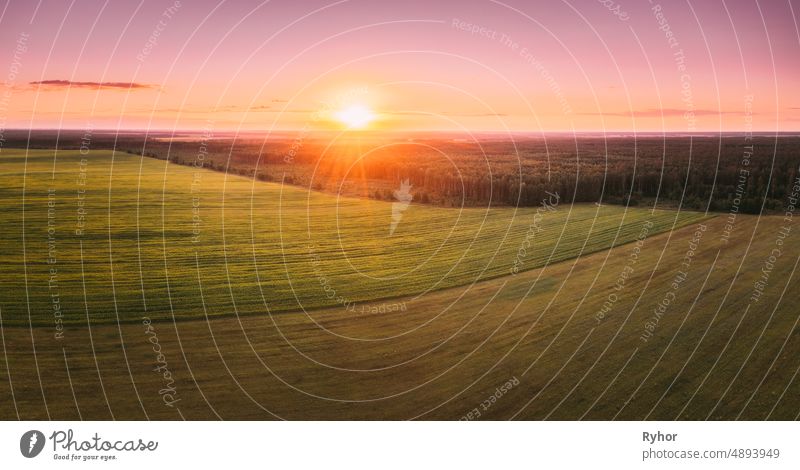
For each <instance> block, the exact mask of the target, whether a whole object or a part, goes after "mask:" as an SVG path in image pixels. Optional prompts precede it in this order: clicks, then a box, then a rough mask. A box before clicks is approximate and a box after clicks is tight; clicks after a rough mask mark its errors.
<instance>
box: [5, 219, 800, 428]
mask: <svg viewBox="0 0 800 470" xmlns="http://www.w3.org/2000/svg"><path fill="white" fill-rule="evenodd" d="M779 226H780V219H778V218H774V217H768V218H762V219H761V220H758V219H756V218H755V217H746V218H741V219H739V220H738V221H737V225H736V230H735V231H734V234H733V236H732V237H731V240H730V241H729V242H727V243H725V242H723V241H721V234H722V232H723V230H724V218H722V217H717V218H714V219H712V220H710V221H708V223H707V230H706V232H705V233H704V236H703V238H702V240H701V241H700V243H699V246H698V248H697V250H696V254H695V256H694V258H693V262H692V263H691V267H690V268H689V269H688V270H686V280H685V282H684V283H683V284H682V286H681V288H680V289H679V290H677V291H675V292H674V294H675V297H674V299H673V301H672V302H671V304H670V306H669V308H668V309H667V310H666V312H665V313H664V315H663V316H662V318H661V320H660V321H659V323H658V325H657V327H656V329H655V331H654V332H653V336H652V337H650V338H649V339H648V340H647V341H646V342H644V341H642V340H641V336H642V334H643V332H644V331H645V329H646V324H647V322H649V321H651V318H652V317H653V315H654V309H655V308H656V306H657V305H658V303H659V302H661V300H662V299H663V298H664V297H665V295H666V294H667V293H668V292H670V291H671V287H670V285H671V283H672V282H673V280H674V279H675V277H676V276H677V275H679V273H680V272H682V271H685V267H684V266H682V262H683V259H684V257H685V254H686V252H687V249H688V246H689V244H690V242H691V240H692V238H693V233H694V232H695V230H696V226H690V227H685V228H683V229H679V230H677V231H675V232H671V233H666V234H661V235H658V236H654V237H651V238H648V239H647V240H646V241H645V243H644V246H643V247H641V256H640V257H639V260H638V262H637V263H636V266H635V270H634V272H633V273H631V275H630V277H629V278H628V280H627V281H626V283H625V287H624V289H622V290H621V291H616V292H617V293H618V295H619V299H618V300H617V302H616V303H615V304H614V305H613V308H612V309H611V310H610V311H608V312H606V314H605V316H604V318H603V319H602V320H601V321H597V319H596V318H597V317H596V315H597V312H598V311H599V310H600V309H601V308H602V305H603V303H604V302H606V301H607V298H608V295H609V293H610V292H615V291H614V285H615V284H616V282H617V281H616V279H617V278H618V276H619V274H620V273H621V272H622V271H623V270H624V269H625V266H626V265H627V263H628V261H627V260H628V259H629V257H630V254H631V252H632V250H633V247H634V246H635V245H626V246H621V247H618V248H615V249H614V250H611V251H607V252H600V253H595V254H592V255H589V256H584V257H580V258H578V259H576V260H574V261H566V262H562V263H558V264H554V265H550V266H548V267H546V268H543V269H539V270H532V271H527V272H525V273H522V274H520V275H518V276H507V277H503V278H498V279H494V280H490V281H486V282H482V283H479V284H475V285H473V286H465V287H456V288H452V289H448V290H441V291H438V292H434V293H431V294H428V295H426V296H424V297H423V298H421V299H418V300H416V301H408V302H407V309H406V310H405V311H402V312H400V311H398V312H386V313H377V312H376V313H373V312H367V313H358V314H356V313H353V314H349V315H348V314H343V313H342V311H341V309H329V310H320V311H316V312H313V313H312V314H310V315H303V314H289V315H274V316H267V315H263V316H251V317H246V318H241V319H237V318H232V317H227V318H218V319H212V320H210V321H203V320H192V321H185V322H171V321H154V322H153V323H152V328H153V330H154V332H155V333H152V332H148V327H147V326H146V325H143V324H142V323H139V324H123V325H121V326H119V327H118V326H117V325H93V326H92V327H91V328H89V327H88V326H79V325H74V326H68V327H67V328H66V329H65V330H64V337H63V339H60V340H56V339H54V335H53V334H54V328H52V327H49V328H48V327H39V328H34V329H33V330H30V329H28V328H24V327H12V328H9V327H6V328H4V329H3V346H4V351H3V353H4V355H3V357H4V358H5V360H4V361H0V418H3V419H15V418H17V417H24V418H28V419H32V418H47V417H50V418H53V419H78V418H83V419H89V418H93V419H110V418H116V419H121V418H129V419H145V418H150V419H181V418H186V419H216V418H225V419H273V418H286V419H359V418H360V419H378V418H388V419H410V418H419V419H459V418H462V417H464V416H466V415H467V414H469V413H473V417H475V414H474V410H477V411H478V412H479V413H480V416H477V417H475V419H482V420H484V419H511V418H514V419H635V420H639V419H665V420H670V419H675V418H680V419H736V418H741V419H795V418H796V417H797V415H798V412H800V403H799V402H798V400H797V396H798V394H800V380H798V377H797V371H798V366H800V360H799V359H798V358H800V334H798V330H797V328H796V327H797V320H798V311H797V308H796V306H797V305H798V303H800V290H799V289H797V288H796V286H797V278H796V273H795V268H796V267H797V263H798V259H799V258H798V255H799V254H800V253H798V249H797V248H796V246H797V244H796V243H795V242H792V244H791V248H788V249H787V250H786V251H785V253H784V254H783V255H782V256H781V257H780V259H779V260H778V262H777V263H776V264H775V266H774V270H773V271H772V276H771V277H770V282H769V283H768V285H767V287H766V288H765V290H764V294H763V296H762V297H761V299H760V300H759V302H757V303H752V302H751V301H750V300H749V299H750V296H751V293H752V291H753V286H754V282H755V281H757V280H758V278H759V273H760V269H761V267H762V266H763V264H764V261H765V259H767V257H768V256H769V254H770V252H771V250H772V249H773V248H774V241H775V236H776V230H777V229H778V227H779ZM751 237H752V238H751ZM153 337H155V338H156V342H157V343H158V350H159V351H160V352H161V354H163V355H164V356H163V358H161V359H162V362H159V358H158V356H157V353H156V352H155V351H154V349H155V345H154V344H153V340H152V339H151V338H153ZM34 352H35V354H34ZM164 364H166V367H167V369H168V370H169V371H170V374H171V378H173V379H174V380H175V383H174V384H172V387H173V388H174V389H175V394H176V397H177V398H178V399H180V401H179V402H177V403H176V404H175V405H174V406H173V407H170V406H166V405H165V403H164V401H163V395H162V394H161V393H160V391H163V390H166V387H167V386H168V382H166V381H165V379H164V376H163V374H162V372H161V371H155V370H154V369H155V368H157V367H160V366H161V365H164ZM514 378H516V381H517V382H518V384H517V385H514V386H513V387H511V388H510V390H507V392H506V393H505V394H504V395H502V396H501V398H499V399H497V400H496V402H494V403H491V402H490V403H491V404H490V405H489V406H487V407H486V409H484V407H483V406H482V404H484V403H485V402H486V400H489V397H491V396H492V395H494V394H495V393H497V389H498V388H499V387H501V386H503V384H505V383H507V382H508V381H509V380H512V384H513V379H514ZM10 383H11V384H13V389H12V388H11V386H10V385H9V384H10Z"/></svg>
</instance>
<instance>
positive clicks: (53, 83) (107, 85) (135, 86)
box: [28, 80, 158, 90]
mask: <svg viewBox="0 0 800 470" xmlns="http://www.w3.org/2000/svg"><path fill="white" fill-rule="evenodd" d="M28 84H29V85H33V86H37V87H39V88H44V89H50V90H60V89H65V88H84V89H90V90H100V89H111V90H149V89H155V88H158V87H156V86H155V85H149V84H146V83H136V82H74V81H72V80H41V81H38V82H29V83H28Z"/></svg>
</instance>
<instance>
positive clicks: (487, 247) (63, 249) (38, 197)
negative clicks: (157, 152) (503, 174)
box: [0, 150, 703, 325]
mask: <svg viewBox="0 0 800 470" xmlns="http://www.w3.org/2000/svg"><path fill="white" fill-rule="evenodd" d="M0 165H1V166H0V214H1V215H0V223H2V226H3V230H2V232H0V250H2V253H3V259H2V263H3V267H4V269H3V270H2V272H1V273H0V305H2V308H3V312H2V314H3V319H4V322H5V324H7V325H10V324H20V323H21V324H25V325H27V324H28V322H29V321H30V322H32V323H33V324H38V325H52V324H53V323H54V321H55V319H54V309H55V308H56V307H55V306H54V299H57V300H58V302H57V304H58V307H57V308H58V310H59V313H60V315H61V317H60V320H61V321H63V323H80V324H83V323H85V322H86V320H87V316H88V318H89V319H90V320H91V321H117V320H122V321H127V320H138V319H139V318H141V316H142V315H145V314H146V315H148V316H150V317H151V318H181V319H183V318H197V317H204V316H206V315H208V316H217V315H226V314H240V315H252V314H265V313H267V312H272V313H274V312H281V311H292V310H300V309H317V308H320V307H330V306H339V307H342V308H343V309H349V310H354V309H358V308H359V307H358V305H356V304H357V303H359V302H363V301H368V300H374V299H383V298H395V297H402V296H413V295H421V294H424V293H426V292H430V291H434V290H438V289H442V288H447V287H453V286H458V285H465V284H470V283H473V282H476V281H480V280H484V279H489V278H493V277H497V276H502V275H506V274H509V273H510V272H511V269H512V267H513V266H515V263H516V266H517V268H518V269H519V270H527V269H532V268H536V267H540V266H543V265H545V264H547V263H554V262H558V261H561V260H565V259H570V258H574V257H575V256H577V255H579V254H581V253H583V254H588V253H592V252H596V251H600V250H605V249H607V248H609V247H611V246H614V245H619V244H623V243H627V242H630V241H631V240H633V239H635V238H636V237H637V236H638V234H639V232H640V231H641V227H642V224H643V223H644V222H645V221H649V222H651V223H652V224H653V227H652V229H651V233H657V232H661V231H666V230H670V229H672V228H673V227H680V226H683V225H686V224H688V223H692V222H694V221H697V220H700V219H701V218H703V215H702V214H700V213H695V212H681V213H680V214H678V213H677V212H671V211H655V212H651V211H649V210H647V209H626V208H624V207H620V206H604V207H602V208H598V207H597V206H594V205H575V206H571V205H570V204H569V203H568V201H559V204H558V205H557V206H556V207H555V208H554V210H543V209H542V208H527V209H520V210H514V209H510V208H493V209H464V210H454V209H442V208H434V207H428V206H422V205H415V204H412V205H410V206H409V207H408V208H407V209H406V210H404V211H397V210H395V212H397V213H398V214H399V217H398V221H399V222H398V223H397V225H396V228H395V231H394V233H393V234H391V235H390V226H391V224H392V219H393V212H392V211H393V207H392V203H387V202H379V201H372V200H365V199H352V198H337V197H335V196H332V195H329V194H323V193H316V192H308V191H304V190H302V189H300V188H297V187H293V186H288V185H280V184H274V183H263V182H254V181H252V180H250V179H246V178H242V177H238V176H229V177H226V176H225V175H224V174H221V173H217V172H211V171H205V170H203V169H195V168H191V167H186V166H180V165H171V164H167V163H165V162H164V161H159V160H154V159H149V158H141V157H138V156H133V155H130V154H126V153H116V154H115V155H113V156H112V154H111V153H110V152H106V151H98V152H91V153H89V154H88V155H86V156H82V155H80V153H79V152H77V151H72V152H69V151H67V152H64V151H61V152H58V154H57V155H55V154H54V152H53V151H40V150H37V151H34V150H31V151H28V152H26V151H24V150H11V151H9V150H6V151H4V152H3V154H2V156H0ZM412 193H413V189H412ZM23 200H24V204H23ZM554 201H555V199H553V202H554ZM537 210H538V211H539V214H540V215H539V216H537V215H536V214H537ZM76 231H80V232H76ZM526 240H527V241H528V242H530V243H529V244H527V243H525V242H526ZM523 247H524V248H525V249H524V251H523V252H520V248H523ZM520 253H522V254H520ZM201 289H202V291H201Z"/></svg>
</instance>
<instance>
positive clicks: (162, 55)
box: [0, 0, 800, 132]
mask: <svg viewBox="0 0 800 470" xmlns="http://www.w3.org/2000/svg"><path fill="white" fill-rule="evenodd" d="M604 3H605V4H609V5H612V6H611V7H606V6H605V5H604ZM798 3H800V2H794V1H787V0H775V1H763V0H762V1H759V2H755V1H744V0H739V1H733V0H728V1H724V2H723V1H714V0H710V1H700V0H692V1H670V2H667V1H662V3H661V5H659V4H658V2H657V1H653V2H649V1H646V0H645V1H642V0H636V1H633V0H628V1H624V0H623V1H619V2H600V1H596V0H581V1H570V2H567V1H564V2H561V1H557V0H556V1H543V0H541V1H531V0H528V1H507V2H493V1H487V0H476V1H431V0H426V1H416V0H406V1H401V2H396V1H367V0H353V1H341V2H331V1H302V2H300V1H297V0H273V1H270V2H260V1H227V2H218V1H198V0H195V1H189V0H184V1H183V3H182V4H180V6H179V7H174V5H175V2H174V1H173V0H163V1H151V0H145V1H142V2H141V3H140V2H139V1H138V0H133V1H125V2H123V1H114V2H104V1H100V0H82V1H75V2H71V1H55V0H43V1H41V2H38V3H37V0H32V1H23V0H12V1H10V2H9V3H7V4H6V5H5V6H4V7H2V8H4V9H3V10H2V17H0V37H2V41H3V44H4V46H5V47H3V48H2V50H1V51H0V73H2V76H3V79H4V80H5V88H4V93H3V94H2V96H0V126H2V127H4V128H28V127H36V128H58V127H60V128H83V127H86V126H87V125H91V126H92V127H94V128H159V129H175V128H177V129H190V128H202V127H204V126H205V125H206V123H207V122H208V121H209V120H211V121H213V123H214V127H215V128H216V129H232V130H235V129H246V130H255V129H281V130H286V129H300V128H310V129H314V128H330V127H331V126H333V125H335V124H332V123H331V122H330V120H329V115H330V114H331V111H334V110H335V109H336V108H339V107H342V106H346V105H347V104H350V103H359V104H363V105H366V106H369V107H370V108H372V110H373V111H374V112H375V114H376V115H377V116H378V122H376V123H375V125H374V128H376V129H389V130H409V129H425V130H436V129H443V130H462V129H463V130H472V131H476V130H505V129H509V130H512V131H530V132H539V131H571V130H576V131H610V132H615V131H634V130H635V131H662V130H665V131H693V130H695V131H704V132H705V131H737V130H743V129H747V128H748V127H749V126H750V123H751V122H752V128H753V129H754V130H756V131H775V130H778V131H796V130H798V129H799V128H800V34H798V30H797V23H798V22H797V13H800V5H798ZM613 5H618V6H619V8H618V9H617V10H616V12H615V11H614V6H613ZM170 7H173V8H172V10H171V11H170V10H168V9H169V8H170ZM659 11H660V13H661V16H659V15H657V13H658V12H659ZM667 31H669V33H670V34H671V35H672V36H671V37H672V39H670V37H669V36H668V35H667ZM154 33H156V34H157V37H155V38H153V39H154V40H151V37H152V36H153V34H154ZM670 41H671V42H670ZM679 51H682V57H683V59H682V60H681V61H679V60H676V58H677V56H676V53H678V56H680V55H681V54H680V53H679ZM680 66H683V69H680V68H679V67H680ZM687 112H691V113H693V116H692V115H691V114H687Z"/></svg>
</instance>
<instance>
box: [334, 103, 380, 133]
mask: <svg viewBox="0 0 800 470" xmlns="http://www.w3.org/2000/svg"><path fill="white" fill-rule="evenodd" d="M334 117H336V119H338V120H339V122H341V123H342V124H344V125H345V126H347V128H348V129H364V128H365V127H367V125H369V123H370V122H372V121H373V120H375V114H373V113H372V111H371V110H370V109H369V108H367V107H366V106H364V105H360V104H353V105H350V106H348V107H346V108H343V109H340V110H339V111H336V112H335V113H334Z"/></svg>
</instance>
